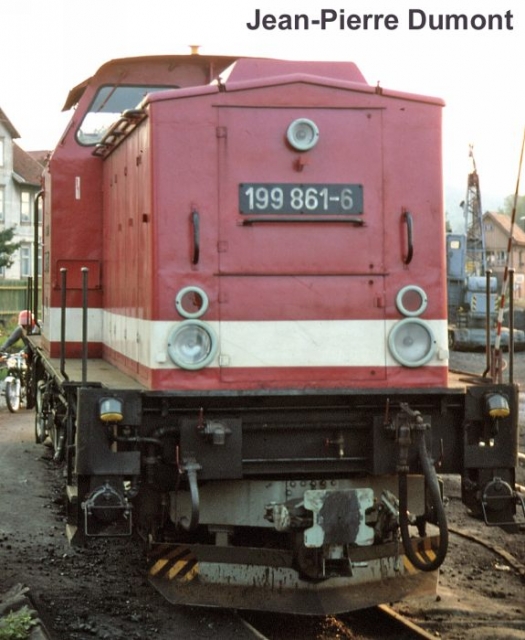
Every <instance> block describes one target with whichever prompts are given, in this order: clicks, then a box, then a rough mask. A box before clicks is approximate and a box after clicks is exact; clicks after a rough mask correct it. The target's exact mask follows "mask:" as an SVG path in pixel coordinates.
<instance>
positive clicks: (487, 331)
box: [483, 269, 492, 378]
mask: <svg viewBox="0 0 525 640" xmlns="http://www.w3.org/2000/svg"><path fill="white" fill-rule="evenodd" d="M491 277H492V270H491V269H487V270H486V271H485V298H486V303H485V336H486V337H485V352H486V358H487V360H486V362H487V364H486V368H485V371H484V372H483V377H484V378H485V377H486V375H487V374H488V372H489V371H490V370H491V368H492V367H491V355H492V345H491V344H490V342H491V340H490V279H491Z"/></svg>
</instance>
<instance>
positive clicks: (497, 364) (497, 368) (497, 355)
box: [494, 129, 525, 382]
mask: <svg viewBox="0 0 525 640" xmlns="http://www.w3.org/2000/svg"><path fill="white" fill-rule="evenodd" d="M524 147H525V129H524V131H523V140H522V142H521V153H520V161H519V166H518V178H517V180H516V190H515V192H514V203H513V205H512V216H511V221H510V233H509V239H508V242H507V257H506V260H505V271H504V274H503V282H502V284H501V297H500V305H499V310H498V320H497V325H496V340H495V342H494V380H495V382H498V381H499V378H500V377H501V327H502V325H503V313H504V311H505V300H506V297H507V288H508V278H509V269H510V259H511V252H512V238H513V236H514V225H515V224H516V208H517V204H518V195H519V189H520V176H521V166H522V164H523V149H524ZM512 294H513V292H511V295H512Z"/></svg>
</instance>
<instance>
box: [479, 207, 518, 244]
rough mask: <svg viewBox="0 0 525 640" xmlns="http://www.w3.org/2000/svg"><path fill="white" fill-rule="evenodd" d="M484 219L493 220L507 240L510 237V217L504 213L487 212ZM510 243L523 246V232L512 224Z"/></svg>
mask: <svg viewBox="0 0 525 640" xmlns="http://www.w3.org/2000/svg"><path fill="white" fill-rule="evenodd" d="M486 218H490V219H491V220H493V221H494V222H495V223H496V224H497V225H498V226H499V227H500V228H501V230H502V231H503V232H504V233H505V235H506V236H507V238H508V237H509V236H510V227H511V224H512V219H511V217H510V216H508V215H506V214H504V213H496V212H495V211H487V213H485V214H484V215H483V220H485V219H486ZM512 241H513V242H514V243H515V244H520V245H525V231H523V229H521V227H520V226H519V225H518V224H514V229H513V234H512Z"/></svg>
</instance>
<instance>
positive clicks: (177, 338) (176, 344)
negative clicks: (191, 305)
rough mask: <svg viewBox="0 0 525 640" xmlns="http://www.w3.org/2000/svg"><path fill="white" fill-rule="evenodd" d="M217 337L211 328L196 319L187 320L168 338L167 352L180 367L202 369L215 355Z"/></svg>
mask: <svg viewBox="0 0 525 640" xmlns="http://www.w3.org/2000/svg"><path fill="white" fill-rule="evenodd" d="M216 351H217V338H216V336H215V334H214V332H213V331H212V329H211V328H210V327H209V326H207V325H206V324H204V323H203V322H200V321H198V320H188V321H187V322H183V323H182V324H181V325H180V326H178V327H177V328H176V329H174V330H173V331H172V332H171V333H170V336H169V338H168V354H169V356H170V358H171V359H172V360H173V362H174V363H175V364H176V365H177V366H179V367H181V368H182V369H202V368H203V367H205V366H206V365H208V364H210V362H211V361H212V360H213V358H214V357H215V353H216Z"/></svg>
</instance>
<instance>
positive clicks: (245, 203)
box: [239, 182, 363, 215]
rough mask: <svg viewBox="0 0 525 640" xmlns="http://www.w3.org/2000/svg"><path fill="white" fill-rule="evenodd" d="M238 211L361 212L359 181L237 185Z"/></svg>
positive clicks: (291, 212) (344, 213) (361, 190)
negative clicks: (345, 182) (355, 182)
mask: <svg viewBox="0 0 525 640" xmlns="http://www.w3.org/2000/svg"><path fill="white" fill-rule="evenodd" d="M239 210H240V212H241V213H244V214H259V213H261V214H264V213H286V214H294V213H298V214H317V215H323V214H331V215H334V214H339V215H341V214H342V215H357V214H361V213H363V186H362V185H360V184H290V183H253V182H248V183H244V184H240V185H239Z"/></svg>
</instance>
